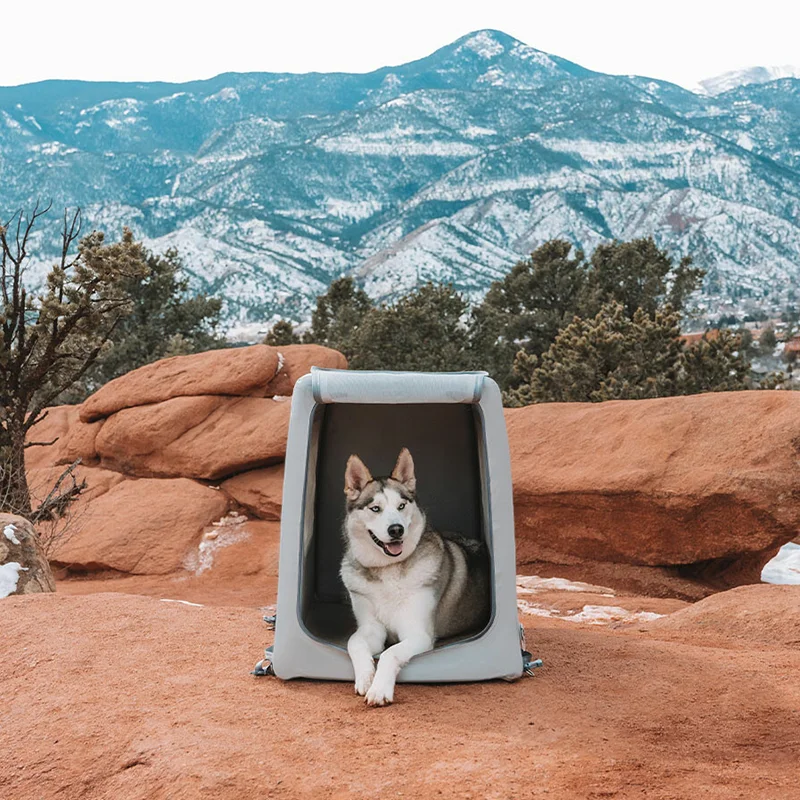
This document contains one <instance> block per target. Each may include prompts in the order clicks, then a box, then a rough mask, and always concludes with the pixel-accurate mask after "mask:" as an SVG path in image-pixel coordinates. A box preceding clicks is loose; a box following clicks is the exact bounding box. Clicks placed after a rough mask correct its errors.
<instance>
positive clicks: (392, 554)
mask: <svg viewBox="0 0 800 800" xmlns="http://www.w3.org/2000/svg"><path fill="white" fill-rule="evenodd" d="M392 528H400V538H397V537H396V536H395V535H394V534H393V533H392ZM367 532H368V533H369V535H370V536H371V537H372V541H373V542H375V544H376V545H378V547H380V549H381V550H383V552H384V553H385V554H386V555H387V556H389V558H397V556H399V555H401V554H402V552H403V539H402V537H403V526H402V525H392V526H390V528H389V535H390V536H391V537H392V541H391V542H382V541H381V540H380V539H379V538H378V537H377V536H376V535H375V534H374V533H373V532H372V531H371V530H369V528H367Z"/></svg>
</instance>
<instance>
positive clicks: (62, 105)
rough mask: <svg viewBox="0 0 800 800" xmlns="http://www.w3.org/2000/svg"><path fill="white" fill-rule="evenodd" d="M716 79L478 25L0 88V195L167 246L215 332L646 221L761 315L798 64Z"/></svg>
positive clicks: (787, 196)
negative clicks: (418, 39) (288, 67)
mask: <svg viewBox="0 0 800 800" xmlns="http://www.w3.org/2000/svg"><path fill="white" fill-rule="evenodd" d="M722 77H723V78H724V79H725V80H723V81H722V82H720V81H718V82H717V83H716V84H714V83H713V82H711V83H710V84H709V85H708V86H706V87H704V90H703V91H702V92H692V91H689V90H687V89H683V88H681V87H679V86H676V85H675V84H671V83H668V82H665V81H660V80H656V79H652V78H645V77H639V76H633V75H627V76H617V75H607V74H603V73H599V72H594V71H591V70H589V69H586V68H584V67H582V66H580V65H578V64H576V63H573V62H570V61H567V60H565V59H562V58H559V57H557V56H554V55H549V54H547V53H544V52H542V51H540V50H536V49H534V48H533V47H530V46H528V45H526V44H523V43H522V42H520V41H518V40H516V39H514V38H512V37H510V36H508V35H506V34H504V33H501V32H498V31H492V30H482V31H477V32H475V33H471V34H469V35H467V36H464V37H462V38H460V39H458V40H457V41H455V42H453V43H452V44H450V45H448V46H446V47H443V48H441V49H440V50H437V51H436V52H434V53H433V54H431V55H430V56H428V57H426V58H423V59H421V60H419V61H414V62H411V63H408V64H403V65H400V66H396V67H385V68H382V69H379V70H376V71H374V72H370V73H367V74H342V73H331V74H321V73H309V74H274V73H248V74H233V73H231V74H223V75H219V76H217V77H215V78H212V79H210V80H203V81H195V82H190V83H183V84H167V83H94V82H80V81H45V82H41V83H35V84H27V85H23V86H15V87H3V88H0V178H1V179H2V183H0V187H1V188H0V191H1V194H0V208H1V209H2V213H3V215H4V216H9V215H10V214H11V213H12V212H13V211H14V210H15V209H17V208H29V207H30V206H31V204H32V203H33V202H35V200H36V198H42V199H45V200H52V201H53V204H54V206H55V207H56V208H61V207H63V206H76V205H78V206H81V207H82V209H83V213H84V218H85V220H86V222H87V223H88V225H89V226H91V227H94V228H99V229H102V230H104V231H106V232H107V234H108V235H110V236H116V235H118V233H119V231H120V230H121V228H122V226H123V225H128V226H129V227H131V228H132V229H133V230H134V232H135V233H136V234H137V235H138V236H140V237H142V238H143V239H144V240H145V242H146V243H147V245H148V246H149V247H151V248H152V249H154V250H157V251H162V250H165V249H166V248H168V247H176V248H177V249H178V250H179V252H180V253H181V255H182V256H183V259H184V263H185V267H186V269H187V271H188V273H189V274H190V276H191V279H192V282H193V284H194V286H196V287H197V288H198V289H202V290H205V291H207V292H210V293H213V294H216V295H218V296H221V297H223V298H224V300H225V315H226V318H227V321H228V323H229V324H230V325H231V326H233V327H234V328H236V327H238V328H242V329H248V328H249V327H251V326H255V327H258V325H263V324H264V323H266V322H268V321H269V320H270V319H274V318H276V317H278V316H281V317H288V318H291V319H294V320H301V319H303V318H305V317H306V316H307V315H308V313H309V309H310V307H311V305H312V304H313V302H314V298H315V297H316V296H317V295H318V294H319V293H321V292H322V291H324V290H325V287H326V286H327V285H328V284H329V283H330V281H331V280H332V279H334V278H335V277H337V276H339V275H341V274H344V273H347V274H352V275H354V276H355V277H356V278H357V280H358V281H359V282H360V283H361V284H363V285H364V286H365V288H366V289H367V291H368V292H369V293H370V294H371V295H373V296H374V297H376V298H383V299H387V300H391V299H392V298H393V297H396V296H397V295H398V294H399V293H401V292H403V291H406V290H407V289H409V288H410V287H412V286H415V285H417V284H419V283H421V282H424V281H427V280H434V281H448V282H452V283H453V284H454V285H455V286H456V287H457V288H458V289H459V290H461V291H463V292H465V293H466V294H467V295H468V296H469V297H470V298H472V299H477V298H479V297H480V296H481V294H482V293H483V292H484V291H485V290H486V289H487V288H488V285H489V284H490V283H491V281H493V280H495V279H497V278H499V277H501V276H502V275H503V274H504V273H505V272H506V271H507V270H508V269H509V268H510V266H511V265H512V264H513V263H515V262H516V261H518V260H519V259H520V257H522V256H524V255H526V254H527V253H529V252H530V251H531V250H532V249H534V248H535V247H536V246H537V245H538V244H540V243H541V242H543V241H545V240H547V239H550V238H553V237H561V238H567V239H569V240H571V241H573V242H574V243H575V244H576V245H579V246H581V247H583V248H584V249H585V250H586V251H591V250H592V249H593V248H594V247H595V246H596V245H597V244H598V243H600V242H602V241H605V240H609V239H612V238H618V239H629V238H632V237H639V236H653V237H654V238H655V239H656V240H657V242H658V243H659V244H660V245H662V246H664V247H667V248H669V250H670V251H671V252H672V253H673V254H674V255H675V256H676V257H677V256H681V255H685V254H691V255H692V256H693V258H694V260H695V263H696V264H698V265H700V266H702V267H704V268H705V269H706V270H707V275H706V279H705V284H704V288H703V290H702V292H701V293H700V294H699V295H698V297H697V307H698V309H699V311H700V312H701V314H704V315H706V316H711V315H718V314H721V313H732V312H735V313H746V312H747V311H748V310H752V309H755V308H763V309H765V310H774V309H778V308H782V307H784V306H785V305H786V304H787V303H788V302H791V301H792V300H793V299H794V294H793V292H794V290H793V285H794V284H796V283H797V280H798V276H800V80H798V79H797V78H795V77H791V76H787V77H780V78H778V79H775V80H770V78H771V77H772V74H771V73H767V74H766V76H765V74H762V73H758V72H756V73H753V74H752V75H750V76H748V74H742V75H739V76H738V77H731V76H730V75H729V76H728V77H727V78H725V76H722ZM725 81H727V83H726V82H725ZM753 81H756V82H753ZM758 81H766V82H758ZM52 222H53V225H51V228H52V230H51V229H49V228H48V229H47V230H45V229H42V230H41V231H40V237H39V240H38V244H39V247H38V250H37V252H38V253H39V256H37V258H38V261H37V265H36V267H35V268H36V269H39V270H41V269H43V267H44V266H45V265H46V263H47V261H48V259H49V258H50V257H51V256H52V254H54V253H55V252H56V245H57V243H56V233H57V231H56V229H55V227H54V226H55V224H56V221H55V219H54V220H53V221H52Z"/></svg>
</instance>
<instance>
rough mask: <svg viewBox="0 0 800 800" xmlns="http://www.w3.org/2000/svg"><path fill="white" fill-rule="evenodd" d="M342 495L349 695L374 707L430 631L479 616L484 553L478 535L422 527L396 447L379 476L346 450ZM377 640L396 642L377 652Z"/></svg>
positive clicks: (472, 625) (407, 468) (424, 646)
mask: <svg viewBox="0 0 800 800" xmlns="http://www.w3.org/2000/svg"><path fill="white" fill-rule="evenodd" d="M344 493H345V496H346V498H347V500H346V503H347V513H346V516H345V522H344V535H345V543H346V549H345V554H344V558H343V559H342V567H341V576H342V581H343V582H344V585H345V586H346V587H347V591H348V592H349V594H350V601H351V603H352V606H353V613H354V614H355V618H356V622H357V623H358V629H357V630H356V632H355V633H354V634H353V635H352V636H351V637H350V640H349V641H348V643H347V652H348V653H349V654H350V659H351V660H352V662H353V669H354V670H355V677H356V680H355V690H356V693H357V694H359V695H362V696H364V695H366V703H367V705H369V706H384V705H388V704H389V703H391V702H392V700H393V699H394V685H395V680H396V679H397V674H398V672H400V670H401V669H402V668H403V667H404V666H405V665H406V664H407V663H408V661H409V660H410V659H411V658H412V657H413V656H415V655H418V654H419V653H424V652H425V651H426V650H430V649H431V648H432V647H433V644H434V641H435V640H436V639H437V638H445V637H448V636H455V635H457V634H460V633H464V632H465V631H468V630H470V629H476V628H479V627H482V626H483V625H484V624H485V623H486V621H487V620H488V616H489V598H488V572H489V570H488V557H487V555H486V550H485V547H484V546H483V545H482V544H480V543H479V542H476V541H473V540H471V539H466V538H464V537H462V536H458V535H457V534H451V533H437V532H436V531H434V530H433V529H431V528H430V527H429V526H428V525H427V524H426V522H425V514H424V512H423V511H422V509H421V508H420V507H419V506H418V505H417V502H416V478H415V477H414V461H413V460H412V458H411V453H409V452H408V450H407V449H406V448H403V450H401V451H400V455H399V457H398V459H397V463H396V464H395V467H394V470H393V471H392V474H391V476H390V477H388V478H373V477H372V475H371V474H370V472H369V470H368V469H367V467H366V466H365V464H364V462H363V461H362V460H361V459H360V458H359V457H358V456H356V455H352V456H350V458H349V459H348V461H347V468H346V470H345V477H344ZM387 640H388V641H389V642H396V644H392V646H391V647H389V648H387V649H386V650H384V649H383V648H384V645H385V644H386V642H387ZM381 651H383V652H382V653H381ZM376 653H381V656H380V659H379V660H378V668H377V670H376V669H375V662H374V660H373V656H374V655H375V654H376Z"/></svg>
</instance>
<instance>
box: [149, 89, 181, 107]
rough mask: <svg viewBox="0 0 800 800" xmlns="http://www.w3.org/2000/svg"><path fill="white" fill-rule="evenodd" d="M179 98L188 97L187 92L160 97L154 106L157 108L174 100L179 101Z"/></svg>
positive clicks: (154, 102)
mask: <svg viewBox="0 0 800 800" xmlns="http://www.w3.org/2000/svg"><path fill="white" fill-rule="evenodd" d="M179 97H186V92H175V94H171V95H169V96H167V97H159V98H158V100H154V101H153V105H154V106H157V105H159V104H161V103H171V102H172V101H173V100H177V99H178V98H179Z"/></svg>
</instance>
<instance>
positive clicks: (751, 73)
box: [698, 64, 800, 95]
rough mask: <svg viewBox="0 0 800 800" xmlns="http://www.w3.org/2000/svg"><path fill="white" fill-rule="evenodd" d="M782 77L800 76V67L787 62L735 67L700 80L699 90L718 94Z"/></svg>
mask: <svg viewBox="0 0 800 800" xmlns="http://www.w3.org/2000/svg"><path fill="white" fill-rule="evenodd" d="M781 78H800V67H793V66H791V65H789V64H786V65H784V66H782V67H747V68H745V69H734V70H730V71H729V72H723V73H722V74H721V75H715V76H714V77H713V78H706V79H705V80H702V81H699V83H698V90H699V91H701V92H703V93H704V94H709V95H718V94H722V93H723V92H728V91H730V90H731V89H735V88H737V87H738V86H747V85H749V84H751V83H769V82H770V81H776V80H779V79H781Z"/></svg>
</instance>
